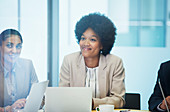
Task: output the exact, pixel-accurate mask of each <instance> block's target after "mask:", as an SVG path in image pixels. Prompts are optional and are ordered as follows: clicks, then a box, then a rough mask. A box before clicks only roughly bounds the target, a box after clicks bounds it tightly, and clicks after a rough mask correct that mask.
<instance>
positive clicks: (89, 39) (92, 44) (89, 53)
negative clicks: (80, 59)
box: [79, 28, 103, 58]
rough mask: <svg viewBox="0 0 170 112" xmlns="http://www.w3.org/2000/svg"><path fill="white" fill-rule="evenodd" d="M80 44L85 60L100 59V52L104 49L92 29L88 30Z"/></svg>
mask: <svg viewBox="0 0 170 112" xmlns="http://www.w3.org/2000/svg"><path fill="white" fill-rule="evenodd" d="M79 44H80V49H81V52H82V55H83V56H84V57H85V58H95V57H98V56H99V53H100V50H101V49H102V48H103V47H102V45H101V43H100V40H99V37H98V36H97V34H96V33H95V32H94V31H93V30H92V29H91V28H88V29H87V30H86V31H85V32H84V33H83V35H82V36H81V39H80V42H79Z"/></svg>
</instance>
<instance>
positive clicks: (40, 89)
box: [19, 80, 49, 112]
mask: <svg viewBox="0 0 170 112" xmlns="http://www.w3.org/2000/svg"><path fill="white" fill-rule="evenodd" d="M48 82H49V81H48V80H47V81H43V82H39V83H33V84H32V87H31V90H30V93H29V96H28V97H27V101H26V104H25V107H24V109H22V110H19V112H20V111H21V112H38V110H39V108H40V105H41V102H42V99H43V96H44V93H45V91H46V88H47V86H48Z"/></svg>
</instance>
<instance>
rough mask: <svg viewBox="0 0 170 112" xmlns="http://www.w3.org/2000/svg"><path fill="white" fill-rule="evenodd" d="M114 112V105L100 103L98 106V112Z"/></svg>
mask: <svg viewBox="0 0 170 112" xmlns="http://www.w3.org/2000/svg"><path fill="white" fill-rule="evenodd" d="M98 110H100V112H114V105H99V107H96V112H99V111H98Z"/></svg>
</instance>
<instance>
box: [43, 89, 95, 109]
mask: <svg viewBox="0 0 170 112" xmlns="http://www.w3.org/2000/svg"><path fill="white" fill-rule="evenodd" d="M91 106H92V90H91V88H88V87H48V88H47V90H46V96H45V112H91V108H92V107H91Z"/></svg>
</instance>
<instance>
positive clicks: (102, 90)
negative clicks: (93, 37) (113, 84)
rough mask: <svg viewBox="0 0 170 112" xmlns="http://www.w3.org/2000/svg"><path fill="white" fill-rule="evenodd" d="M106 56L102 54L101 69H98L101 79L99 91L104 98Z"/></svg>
mask: <svg viewBox="0 0 170 112" xmlns="http://www.w3.org/2000/svg"><path fill="white" fill-rule="evenodd" d="M106 66H107V64H106V57H105V56H104V55H102V54H101V55H100V60H99V70H98V78H99V79H98V80H99V91H100V97H101V98H103V97H105V96H106V91H107V90H106V88H107V87H106V81H107V80H106V78H107V76H106V70H105V68H106Z"/></svg>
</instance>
